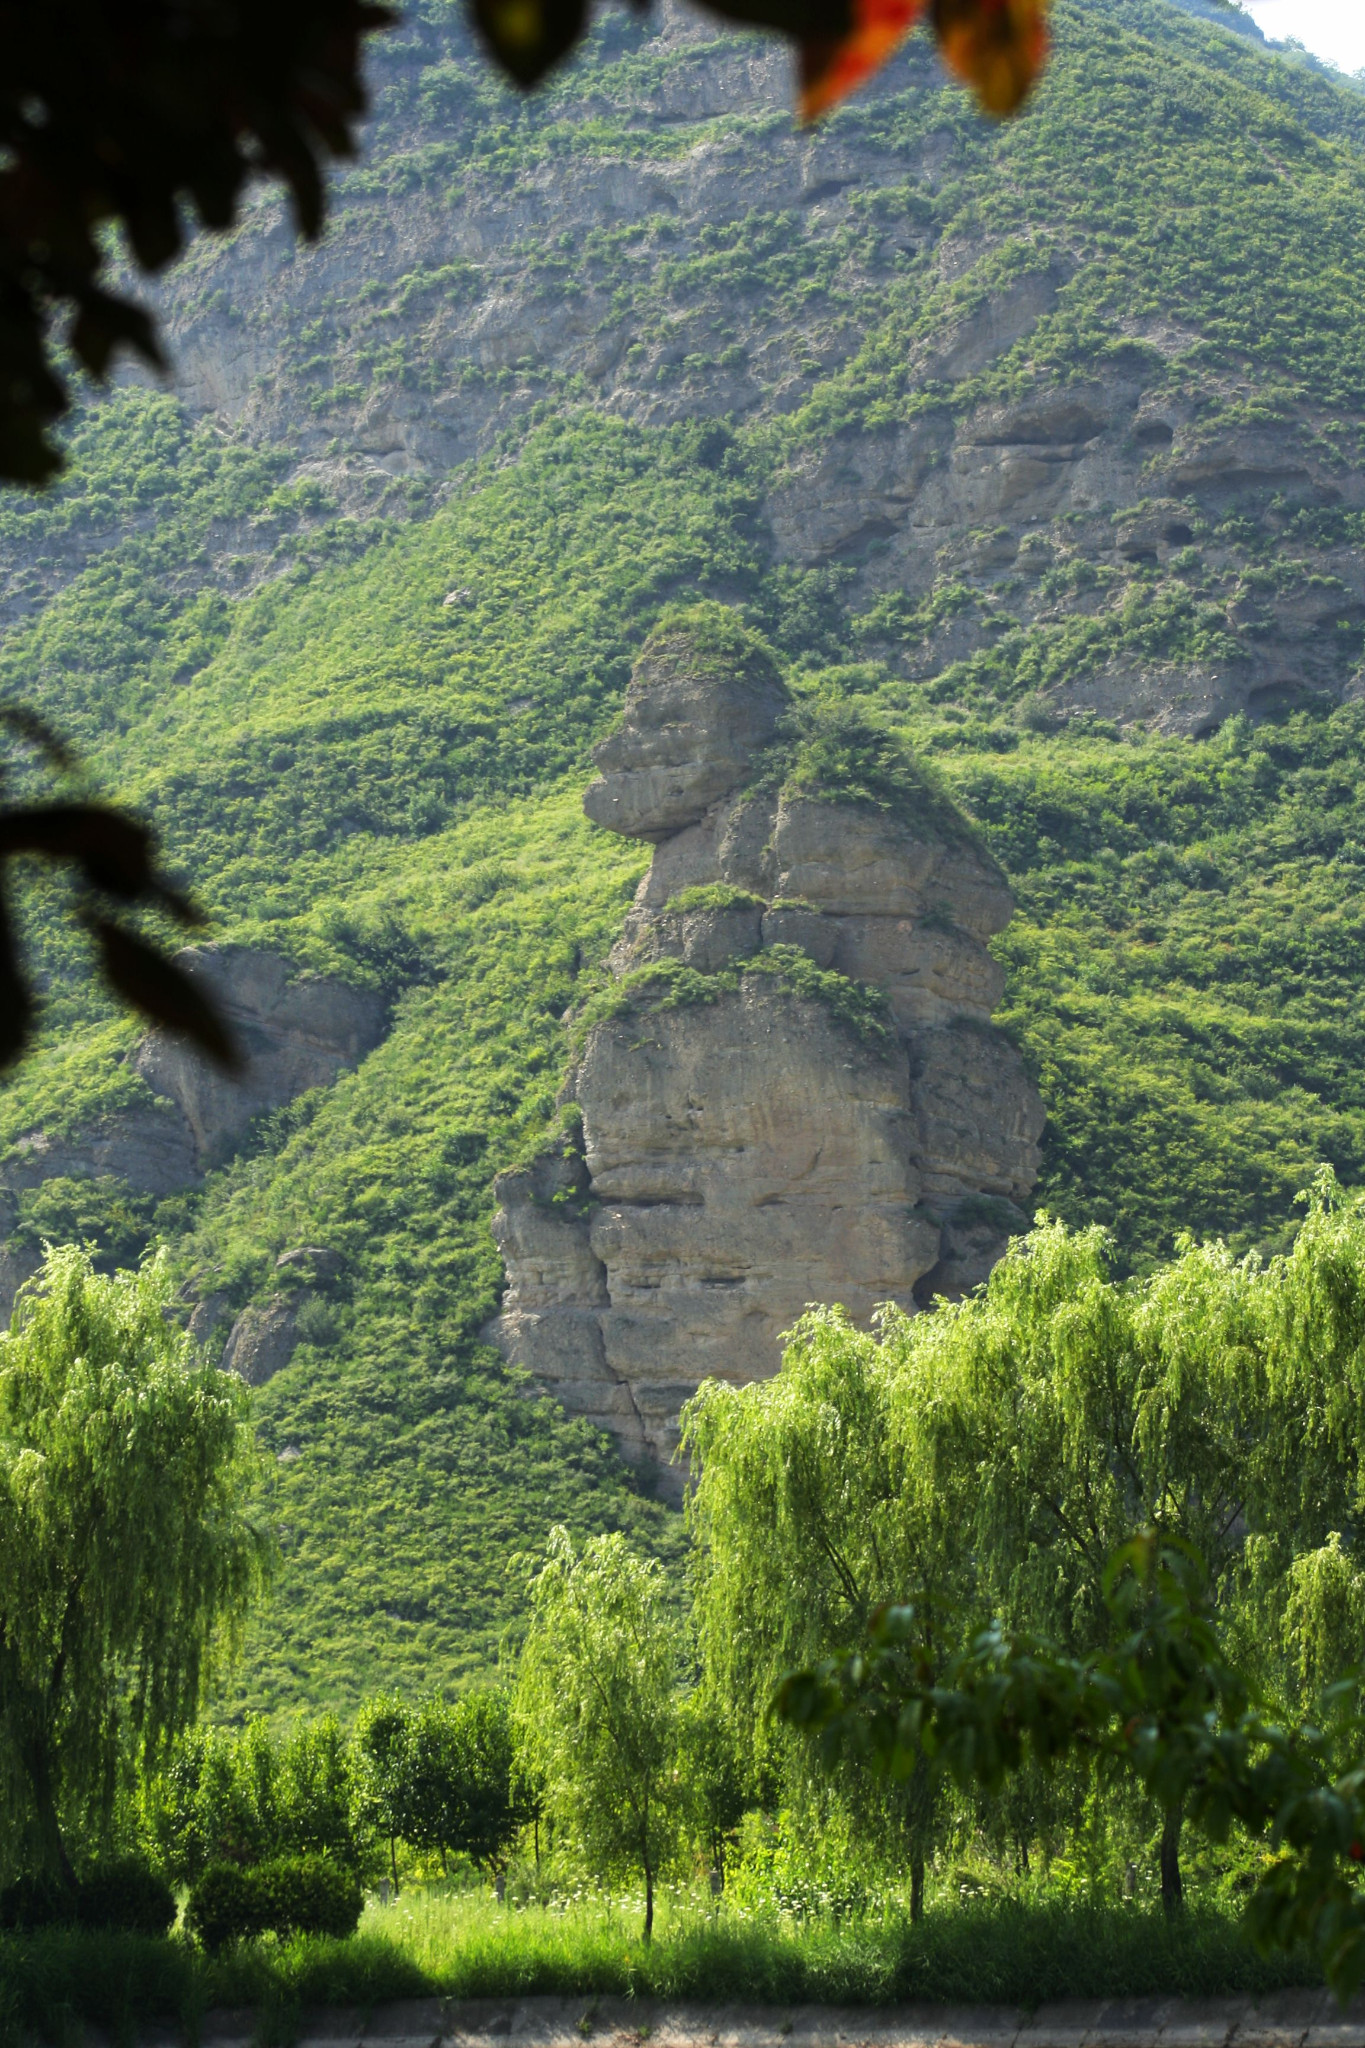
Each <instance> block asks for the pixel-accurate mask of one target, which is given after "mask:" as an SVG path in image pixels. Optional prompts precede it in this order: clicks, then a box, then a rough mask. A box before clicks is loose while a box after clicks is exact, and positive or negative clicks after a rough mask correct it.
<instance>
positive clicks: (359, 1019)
mask: <svg viewBox="0 0 1365 2048" xmlns="http://www.w3.org/2000/svg"><path fill="white" fill-rule="evenodd" d="M179 962H180V965H181V966H182V967H184V968H186V970H187V971H188V973H189V975H190V977H191V979H193V980H195V981H197V982H199V983H200V985H201V986H202V987H203V988H204V990H205V992H206V994H208V995H209V996H210V997H211V998H212V1000H213V1001H214V1003H215V1004H216V1005H217V1006H218V1008H219V1009H220V1010H221V1011H222V1012H223V1013H224V1014H225V1015H226V1017H227V1019H228V1021H229V1023H230V1025H231V1027H232V1031H233V1034H234V1036H235V1037H236V1039H237V1041H238V1044H239V1045H240V1046H241V1048H242V1051H243V1053H244V1055H245V1064H244V1067H243V1069H242V1071H241V1072H240V1073H239V1074H237V1075H234V1076H228V1075H224V1074H222V1073H220V1072H219V1071H218V1069H217V1068H216V1067H213V1066H211V1065H210V1064H209V1062H208V1061H207V1060H205V1059H203V1058H201V1057H200V1055H199V1054H198V1053H197V1052H196V1051H195V1050H194V1048H193V1047H192V1046H191V1045H190V1043H189V1041H188V1040H186V1039H183V1038H179V1037H175V1036H173V1035H171V1034H169V1033H165V1032H159V1031H158V1032H152V1033H151V1034H150V1035H149V1036H148V1037H146V1038H144V1039H143V1040H142V1042H141V1043H140V1045H139V1046H138V1047H137V1049H136V1051H135V1052H134V1054H133V1056H132V1061H131V1065H132V1067H133V1070H134V1072H135V1073H136V1074H137V1075H138V1076H139V1077H140V1079H141V1080H142V1081H143V1082H145V1083H146V1090H147V1092H146V1093H142V1095H141V1099H140V1100H137V1101H133V1102H131V1103H129V1104H128V1105H127V1106H126V1107H125V1108H122V1109H120V1110H117V1111H115V1112H114V1113H113V1114H111V1115H110V1116H108V1117H107V1118H105V1119H104V1120H103V1121H102V1122H101V1123H99V1124H97V1125H92V1126H91V1127H90V1128H88V1129H85V1130H77V1131H74V1132H53V1131H47V1130H34V1131H30V1132H27V1133H26V1134H25V1135H24V1136H22V1137H21V1138H20V1139H19V1140H18V1141H17V1143H16V1144H15V1145H14V1146H13V1147H12V1148H11V1150H10V1153H9V1155H8V1157H7V1158H6V1159H5V1160H4V1162H3V1164H0V1319H5V1318H8V1316H9V1314H10V1312H11V1310H12V1308H13V1303H14V1297H15V1294H16V1293H17V1292H18V1289H19V1287H20V1286H21V1285H22V1284H23V1282H24V1281H25V1280H27V1279H28V1278H29V1277H30V1276H31V1274H32V1273H33V1272H35V1271H36V1270H37V1267H38V1264H39V1257H40V1255H39V1253H38V1250H37V1247H36V1243H35V1242H34V1241H33V1238H32V1233H31V1232H30V1233H28V1234H27V1235H25V1236H21V1237H18V1238H16V1237H15V1235H14V1233H15V1231H16V1228H17V1226H18V1224H19V1221H20V1212H21V1205H22V1202H23V1198H24V1197H25V1195H26V1194H28V1193H29V1192H30V1191H31V1190H33V1189H36V1188H39V1187H42V1186H43V1185H44V1184H45V1183H47V1182H51V1181H70V1182H76V1183H80V1182H97V1183H99V1184H100V1185H101V1186H102V1187H104V1188H106V1189H108V1190H109V1191H110V1192H111V1194H115V1195H116V1194H117V1193H118V1191H119V1190H124V1191H127V1192H130V1193H131V1194H132V1195H133V1196H151V1197H153V1198H156V1199H159V1198H161V1197H162V1196H165V1195H170V1194H175V1193H177V1192H178V1191H180V1190H181V1189H184V1188H190V1187H193V1186H195V1185H196V1184H197V1183H198V1182H199V1181H200V1180H201V1179H202V1177H203V1175H204V1173H205V1172H206V1171H207V1170H208V1169H209V1168H210V1167H212V1166H216V1165H218V1164H220V1163H221V1161H222V1160H223V1159H225V1158H226V1157H227V1156H228V1155H229V1154H230V1153H231V1152H232V1150H233V1149H234V1147H235V1146H236V1145H237V1144H238V1143H239V1141H240V1140H241V1138H242V1136H243V1134H244V1132H245V1131H246V1129H247V1127H248V1125H249V1124H250V1123H251V1122H252V1120H253V1118H255V1117H257V1116H259V1115H260V1114H261V1113H262V1112H263V1111H265V1110H269V1109H278V1108H281V1107H282V1106H283V1105H284V1104H285V1103H287V1102H292V1101H293V1100H294V1098H295V1097H296V1096H298V1095H301V1094H303V1093H304V1092H305V1091H306V1090H307V1089H310V1088H320V1087H326V1086H329V1085H330V1084H331V1083H332V1082H333V1081H335V1080H336V1079H337V1077H338V1075H340V1074H341V1073H343V1072H344V1071H345V1070H346V1069H347V1068H349V1067H353V1066H355V1065H356V1064H357V1063H358V1062H359V1061H360V1060H361V1059H362V1058H363V1057H364V1055H365V1054H366V1053H367V1052H369V1051H370V1050H371V1049H372V1048H373V1047H374V1046H375V1045H377V1044H378V1042H379V1040H380V1038H381V1037H382V1036H383V1032H384V1028H385V1019H386V1006H385V1002H384V999H383V997H382V996H380V995H379V994H378V993H376V992H375V991H373V990H370V989H361V988H355V987H353V986H352V985H351V984H350V983H347V982H343V981H341V980H339V979H338V978H337V977H335V976H332V975H301V974H299V972H298V970H297V969H296V968H295V967H294V966H293V964H292V963H291V962H290V961H288V960H286V959H285V958H283V957H282V956H281V955H280V954H278V953H274V952H271V951H268V950H267V949H265V948H262V947H249V946H229V945H223V946H195V947H190V948H188V949H186V950H185V951H184V952H182V953H181V954H180V955H179ZM304 1249H308V1248H304ZM302 1255H303V1254H302V1252H300V1254H299V1256H302ZM310 1255H311V1254H310ZM315 1255H316V1256H317V1257H319V1258H323V1259H326V1258H328V1257H330V1256H333V1255H331V1254H327V1253H322V1252H317V1253H316V1254H315ZM217 1301H218V1297H216V1296H211V1297H208V1298H207V1299H206V1301H205V1303H203V1304H200V1307H202V1308H203V1310H204V1313H203V1315H202V1316H201V1315H200V1313H199V1308H196V1309H195V1311H194V1315H195V1317H196V1318H197V1324H196V1325H194V1327H195V1334H196V1335H197V1336H204V1337H207V1336H208V1335H209V1334H210V1332H211V1331H212V1329H213V1327H214V1324H215V1323H216V1322H217V1321H219V1320H221V1319H222V1316H223V1314H225V1313H226V1307H225V1305H224V1306H223V1307H221V1308H217V1307H214V1306H211V1304H212V1303H216V1302H217ZM243 1341H244V1342H245V1338H244V1339H243ZM277 1348H278V1347H277ZM276 1369H277V1368H276ZM268 1376H269V1375H268V1374H267V1377H268Z"/></svg>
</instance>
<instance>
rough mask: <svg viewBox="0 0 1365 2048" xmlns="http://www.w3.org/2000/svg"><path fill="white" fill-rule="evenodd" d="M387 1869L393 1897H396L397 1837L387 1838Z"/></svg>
mask: <svg viewBox="0 0 1365 2048" xmlns="http://www.w3.org/2000/svg"><path fill="white" fill-rule="evenodd" d="M389 1869H390V1871H391V1872H392V1874H393V1895H394V1897H395V1898H397V1897H398V1837H397V1835H390V1836H389Z"/></svg>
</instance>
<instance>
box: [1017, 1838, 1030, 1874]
mask: <svg viewBox="0 0 1365 2048" xmlns="http://www.w3.org/2000/svg"><path fill="white" fill-rule="evenodd" d="M1028 1874H1029V1860H1028V1840H1027V1837H1026V1836H1024V1835H1020V1836H1019V1875H1020V1877H1027V1876H1028Z"/></svg>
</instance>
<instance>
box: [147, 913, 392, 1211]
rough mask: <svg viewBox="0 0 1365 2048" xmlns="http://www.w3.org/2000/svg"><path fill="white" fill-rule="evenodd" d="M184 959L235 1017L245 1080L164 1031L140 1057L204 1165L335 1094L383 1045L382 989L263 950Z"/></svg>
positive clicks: (192, 952)
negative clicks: (343, 1077)
mask: <svg viewBox="0 0 1365 2048" xmlns="http://www.w3.org/2000/svg"><path fill="white" fill-rule="evenodd" d="M177 957H178V964H179V965H180V966H181V967H183V968H184V969H185V970H186V972H187V973H188V974H189V976H190V979H191V980H192V981H195V982H197V983H198V984H199V985H200V986H201V987H202V989H203V991H204V993H205V994H206V995H207V996H209V997H210V998H211V999H212V1000H213V1002H214V1003H216V1004H217V1006H218V1007H219V1009H220V1010H221V1011H222V1012H223V1013H224V1014H225V1015H226V1017H227V1019H228V1022H229V1024H230V1025H231V1027H232V1030H233V1032H234V1035H235V1036H236V1038H237V1040H238V1043H239V1044H240V1045H241V1047H242V1050H243V1052H244V1053H245V1055H246V1065H245V1069H244V1071H243V1072H242V1073H241V1074H238V1075H227V1074H223V1073H221V1072H220V1071H219V1070H218V1068H216V1067H214V1066H212V1065H210V1063H209V1062H208V1061H207V1060H205V1059H203V1058H202V1057H201V1056H200V1055H199V1054H198V1053H197V1052H196V1051H195V1050H194V1048H193V1047H192V1046H191V1045H190V1043H189V1041H188V1040H186V1039H184V1038H180V1037H177V1036H174V1035H172V1034H170V1033H167V1032H162V1031H156V1032H153V1033H152V1034H151V1035H150V1037H148V1038H146V1039H144V1040H143V1042H142V1045H141V1046H140V1047H139V1049H138V1052H137V1054H136V1055H135V1058H134V1062H133V1064H134V1066H135V1067H136V1069H137V1071H138V1073H139V1074H140V1075H141V1076H142V1078H143V1080H144V1081H146V1082H147V1084H148V1086H149V1087H150V1088H151V1089H152V1090H153V1091H154V1092H155V1093H156V1094H158V1095H162V1096H169V1097H170V1098H171V1100H172V1101H173V1102H174V1103H175V1104H176V1106H177V1107H178V1108H179V1110H180V1112H181V1115H182V1116H183V1118H184V1121H185V1123H186V1125H187V1126H188V1128H189V1132H190V1135H191V1138H192V1140H193V1146H194V1155H195V1158H196V1161H197V1162H198V1163H199V1165H200V1166H203V1165H206V1164H213V1163H215V1162H216V1161H217V1160H218V1159H220V1158H222V1157H223V1156H224V1155H225V1153H226V1151H227V1150H228V1149H229V1148H230V1146H231V1143H232V1141H233V1140H234V1139H235V1138H237V1137H239V1136H240V1135H241V1133H242V1131H243V1130H245V1128H246V1126H247V1125H248V1124H249V1123H250V1122H251V1120H252V1118H253V1117H255V1116H258V1115H259V1114H260V1113H261V1111H262V1110H266V1109H278V1108H280V1107H281V1106H282V1105H283V1104H284V1103H286V1102H292V1101H293V1099H294V1097H295V1096H296V1095H302V1094H303V1093H304V1092H305V1091H306V1090H307V1089H309V1088H324V1087H327V1086H328V1085H329V1084H330V1083H331V1082H333V1081H335V1080H336V1078H337V1076H338V1074H340V1073H342V1072H343V1070H344V1069H346V1068H347V1067H353V1066H355V1065H356V1064H357V1063H358V1061H359V1060H361V1059H362V1058H363V1057H364V1055H365V1054H366V1053H367V1052H369V1051H370V1050H371V1049H372V1048H373V1047H374V1046H376V1045H377V1044H378V1043H379V1040H380V1038H381V1037H382V1036H383V1032H384V1022H385V1011H386V1005H385V1002H384V999H383V997H382V996H380V995H379V994H377V993H376V992H375V991H374V990H372V989H361V988H353V987H351V986H350V984H349V983H347V982H344V981H339V980H337V979H336V978H335V977H334V976H331V975H298V974H296V973H295V971H294V970H293V968H292V967H291V965H290V963H289V962H288V961H287V960H285V959H283V958H282V957H281V956H280V955H279V954H278V953H271V952H266V951H264V950H263V949H261V948H257V947H249V946H192V947H188V948H186V950H185V951H184V952H182V953H181V954H179V955H178V956H177ZM129 1178H130V1179H132V1178H133V1176H131V1175H129Z"/></svg>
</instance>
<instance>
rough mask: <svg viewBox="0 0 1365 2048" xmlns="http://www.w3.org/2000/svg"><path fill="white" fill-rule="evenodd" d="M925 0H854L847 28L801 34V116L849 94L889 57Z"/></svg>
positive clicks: (821, 110)
mask: <svg viewBox="0 0 1365 2048" xmlns="http://www.w3.org/2000/svg"><path fill="white" fill-rule="evenodd" d="M922 7H923V0H853V7H852V10H851V11H852V16H853V19H852V21H851V23H850V24H849V27H848V29H847V31H846V32H845V33H844V34H843V35H841V36H838V37H835V38H833V39H829V38H825V37H819V36H817V37H810V38H805V37H803V38H802V39H801V99H800V110H801V118H802V120H803V121H814V120H816V119H818V117H819V116H820V115H821V114H823V113H826V112H827V111H828V110H829V108H831V107H834V106H837V105H838V103H839V101H840V100H844V99H847V98H848V96H849V94H850V93H852V92H856V91H857V89H858V87H859V86H860V85H863V84H865V83H866V81H867V80H868V79H869V78H870V77H871V76H872V74H873V72H875V71H879V70H880V69H881V67H882V65H883V64H885V63H886V61H887V59H888V57H893V56H894V55H895V53H896V51H897V50H898V49H899V48H900V46H901V44H902V43H903V42H904V41H905V38H906V37H907V36H908V35H909V33H910V31H911V29H912V28H913V27H914V25H915V23H916V21H917V20H918V18H919V15H920V12H921V10H922Z"/></svg>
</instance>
